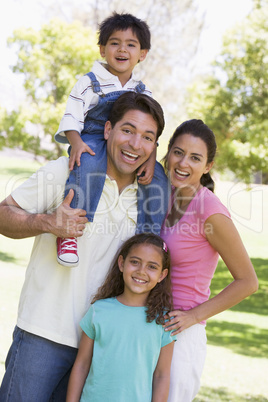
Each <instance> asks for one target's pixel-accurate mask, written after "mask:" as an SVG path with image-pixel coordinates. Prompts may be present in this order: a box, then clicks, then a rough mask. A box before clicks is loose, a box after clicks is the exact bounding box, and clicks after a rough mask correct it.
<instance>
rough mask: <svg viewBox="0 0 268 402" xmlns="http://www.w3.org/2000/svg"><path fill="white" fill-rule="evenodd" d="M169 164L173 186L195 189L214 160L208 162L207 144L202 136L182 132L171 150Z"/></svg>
mask: <svg viewBox="0 0 268 402" xmlns="http://www.w3.org/2000/svg"><path fill="white" fill-rule="evenodd" d="M167 166H168V171H169V174H170V180H171V183H172V184H173V186H175V187H176V188H180V189H182V188H184V189H188V190H190V191H191V190H193V191H195V190H196V189H197V188H198V187H199V185H200V179H201V177H202V175H203V174H204V173H208V172H209V170H210V169H211V168H212V166H213V162H211V163H207V146H206V143H205V142H204V141H203V140H202V139H201V138H199V137H194V136H193V135H191V134H182V135H180V136H179V137H178V138H177V139H176V140H175V142H174V144H173V146H172V148H171V149H170V151H169V154H168V164H167Z"/></svg>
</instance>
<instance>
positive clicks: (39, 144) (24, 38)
mask: <svg viewBox="0 0 268 402" xmlns="http://www.w3.org/2000/svg"><path fill="white" fill-rule="evenodd" d="M9 44H10V45H15V46H16V47H17V55H18V61H17V63H16V65H15V66H14V67H13V71H14V72H15V73H20V74H23V79H24V89H25V92H26V94H27V99H26V101H25V102H24V103H23V104H22V105H21V106H20V107H19V110H17V111H12V112H11V113H8V112H7V111H5V110H3V109H2V110H1V117H2V118H1V119H0V130H1V132H2V133H3V137H2V141H0V146H1V145H3V142H5V146H9V147H13V146H20V147H21V148H22V149H24V150H27V151H30V152H33V153H35V155H40V154H42V155H44V156H47V157H56V156H60V155H61V154H62V148H61V147H60V146H59V144H58V143H56V142H55V141H54V140H53V136H54V134H55V133H56V131H57V129H58V125H59V122H60V119H61V117H62V115H63V113H64V109H65V106H66V101H67V97H68V95H69V93H70V91H71V89H72V87H73V85H74V84H75V82H76V80H77V76H78V74H79V73H80V75H83V73H86V72H88V71H90V68H91V66H92V64H93V61H94V60H95V59H96V57H97V55H98V54H99V53H98V48H97V46H96V37H95V34H93V33H92V30H91V29H89V28H85V27H83V26H82V24H81V23H80V22H73V23H72V24H68V23H66V22H63V21H61V20H58V19H54V20H51V21H50V23H48V24H45V25H43V26H42V27H41V29H40V30H39V31H35V30H33V29H19V30H17V31H15V32H14V34H13V36H12V37H11V38H10V39H9ZM31 132H32V134H30V133H31ZM44 141H46V142H47V146H46V147H44V144H43V142H44ZM53 144H54V145H53Z"/></svg>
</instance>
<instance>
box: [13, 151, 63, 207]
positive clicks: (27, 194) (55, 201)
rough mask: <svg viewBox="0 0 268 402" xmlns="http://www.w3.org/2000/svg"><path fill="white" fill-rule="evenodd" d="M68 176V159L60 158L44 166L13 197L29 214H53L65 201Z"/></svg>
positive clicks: (16, 190) (18, 188)
mask: <svg viewBox="0 0 268 402" xmlns="http://www.w3.org/2000/svg"><path fill="white" fill-rule="evenodd" d="M68 175H69V168H68V158H66V157H60V158H59V159H57V160H55V161H51V162H48V163H47V164H46V165H45V166H42V167H41V168H40V169H39V170H37V172H35V173H34V174H33V175H32V176H31V177H29V178H28V179H27V180H26V181H25V182H24V183H22V184H21V185H20V186H19V187H17V188H16V189H15V190H13V191H12V192H11V195H12V197H13V199H14V200H15V201H16V202H17V204H18V205H19V206H20V207H21V208H22V209H24V210H25V211H28V212H29V213H32V214H36V213H47V212H53V210H55V209H56V208H57V207H58V206H59V205H60V203H61V202H62V200H63V192H64V187H65V182H66V180H67V178H68Z"/></svg>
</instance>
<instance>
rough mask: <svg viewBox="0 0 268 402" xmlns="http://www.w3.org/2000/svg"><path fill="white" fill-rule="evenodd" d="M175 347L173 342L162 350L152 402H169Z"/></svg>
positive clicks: (155, 372)
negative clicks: (171, 367) (171, 368)
mask: <svg viewBox="0 0 268 402" xmlns="http://www.w3.org/2000/svg"><path fill="white" fill-rule="evenodd" d="M173 347H174V342H171V343H169V344H168V345H166V346H163V347H162V348H161V351H160V355H159V358H158V362H157V366H156V368H155V371H154V376H153V392H152V402H166V401H167V400H168V393H169V383H170V366H171V360H172V354H173Z"/></svg>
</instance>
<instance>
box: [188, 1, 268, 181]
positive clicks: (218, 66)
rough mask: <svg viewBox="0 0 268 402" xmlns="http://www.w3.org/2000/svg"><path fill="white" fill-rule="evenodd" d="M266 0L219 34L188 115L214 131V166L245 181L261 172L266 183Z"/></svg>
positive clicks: (193, 91)
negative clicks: (217, 49) (209, 71)
mask: <svg viewBox="0 0 268 402" xmlns="http://www.w3.org/2000/svg"><path fill="white" fill-rule="evenodd" d="M267 21H268V2H267V0H263V1H261V0H258V1H255V3H254V8H253V11H252V13H251V14H250V15H249V16H248V17H247V18H246V19H245V20H244V21H243V22H242V23H241V24H239V25H237V26H235V27H234V28H233V29H232V30H231V31H230V32H228V33H227V34H226V36H225V38H224V42H223V49H222V52H221V54H220V56H219V57H218V58H217V60H216V62H215V63H214V75H213V76H210V77H207V78H206V79H204V78H203V80H202V82H201V80H199V82H196V83H195V85H194V86H192V88H191V96H190V101H189V107H188V115H189V116H195V117H196V116H197V117H200V118H202V119H203V120H204V121H205V122H206V123H207V124H208V126H209V127H211V128H212V130H213V131H214V133H215V135H216V138H217V142H218V146H219V157H218V159H217V166H218V169H219V170H224V169H226V168H228V169H230V170H232V171H233V172H234V173H235V175H236V176H237V178H239V179H242V180H244V181H245V182H247V183H249V182H251V181H252V178H253V175H255V174H257V173H259V172H262V177H263V182H264V183H268V136H267V131H268V23H267Z"/></svg>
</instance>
